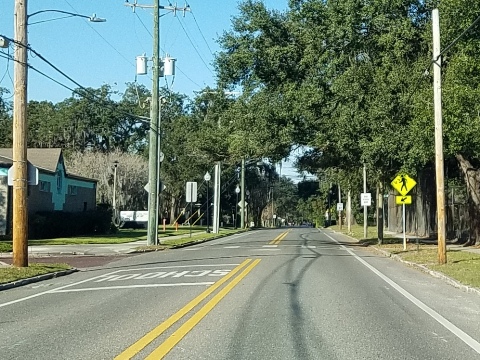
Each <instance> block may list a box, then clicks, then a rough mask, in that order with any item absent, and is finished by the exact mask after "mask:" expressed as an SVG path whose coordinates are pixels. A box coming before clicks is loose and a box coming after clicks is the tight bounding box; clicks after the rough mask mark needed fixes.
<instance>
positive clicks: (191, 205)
mask: <svg viewBox="0 0 480 360" xmlns="http://www.w3.org/2000/svg"><path fill="white" fill-rule="evenodd" d="M192 215H193V183H191V184H190V216H192ZM189 223H190V237H192V219H190V221H189Z"/></svg>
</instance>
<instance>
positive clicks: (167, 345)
mask: <svg viewBox="0 0 480 360" xmlns="http://www.w3.org/2000/svg"><path fill="white" fill-rule="evenodd" d="M259 262H260V259H256V260H254V261H253V262H252V259H246V260H245V261H244V262H242V263H241V264H240V265H238V266H237V267H236V268H234V269H233V270H232V271H230V272H229V273H228V274H227V275H225V276H224V277H223V278H221V279H220V280H218V281H217V282H216V283H215V284H213V285H212V286H210V287H209V288H208V289H207V290H205V291H204V292H203V293H201V294H200V295H198V296H197V297H196V298H195V299H193V300H192V301H190V302H189V303H188V304H187V305H185V306H184V307H183V308H181V309H180V310H179V311H177V312H176V313H175V314H173V315H172V316H170V317H169V318H168V319H167V320H165V321H164V322H163V323H161V324H160V325H159V326H157V327H156V328H155V329H153V330H151V331H150V332H148V333H147V334H146V335H145V336H143V337H142V338H141V339H139V340H138V341H137V342H135V343H134V344H132V345H131V346H129V347H128V348H127V349H125V350H124V351H123V352H122V353H121V354H119V355H118V356H117V357H115V360H125V359H131V358H133V357H134V356H135V355H137V354H138V353H139V352H140V351H142V350H143V349H144V348H145V347H147V346H148V344H150V343H151V342H152V341H154V340H155V339H156V338H158V337H159V336H160V335H161V334H162V333H164V332H165V331H166V330H168V329H169V328H170V327H171V326H172V325H173V324H175V323H176V322H177V321H178V320H180V319H181V318H182V317H184V316H185V315H186V314H188V313H189V312H190V311H191V310H192V309H193V308H195V307H196V306H197V305H198V304H200V303H201V302H202V301H203V300H205V299H206V298H207V297H208V296H209V295H211V294H212V293H213V292H214V291H215V290H217V289H218V288H219V287H221V286H222V285H223V284H224V283H226V282H227V281H228V280H230V279H231V278H233V277H234V276H235V274H237V273H238V272H239V271H240V270H242V269H244V268H245V269H244V270H243V271H242V272H241V273H240V274H239V275H238V276H237V277H236V278H235V279H233V280H232V281H231V282H230V283H229V284H227V285H226V286H225V287H224V288H223V289H222V290H220V291H219V292H218V293H217V294H216V295H215V296H214V297H213V298H212V299H210V300H209V301H208V302H207V303H206V304H205V305H204V306H203V307H202V308H201V309H200V310H198V311H197V312H196V313H195V314H194V315H193V316H192V317H191V318H190V319H188V320H187V321H186V322H185V323H184V324H183V325H182V326H180V327H179V328H178V329H177V330H176V331H175V332H174V333H173V334H172V335H170V337H168V338H167V339H166V340H165V341H164V342H163V343H162V344H161V345H160V346H159V347H157V348H156V349H155V350H154V351H153V352H152V353H151V354H150V355H149V356H148V357H146V359H150V360H154V359H155V360H158V359H162V358H163V357H164V356H165V355H167V354H168V352H169V351H170V350H172V349H173V348H174V347H175V345H176V344H178V342H180V340H182V339H183V338H184V337H185V335H187V334H188V333H189V332H190V331H191V330H192V329H193V328H194V327H195V326H196V325H197V324H198V323H199V322H200V320H202V319H203V318H204V317H205V316H206V315H207V314H208V313H209V312H210V311H211V310H212V309H213V308H214V307H215V306H216V305H217V304H218V303H219V302H220V301H221V300H222V299H223V298H224V297H225V296H226V295H227V294H228V293H229V292H230V291H231V290H232V289H233V288H234V287H235V286H236V285H237V284H238V283H239V282H240V281H241V280H242V279H243V278H244V277H245V276H247V275H248V273H249V272H250V271H252V269H253V268H254V267H255V266H257V264H258V263H259ZM247 265H248V266H247Z"/></svg>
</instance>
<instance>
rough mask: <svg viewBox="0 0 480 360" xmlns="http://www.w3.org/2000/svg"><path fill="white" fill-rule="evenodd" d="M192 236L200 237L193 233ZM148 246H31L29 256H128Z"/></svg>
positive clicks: (4, 256)
mask: <svg viewBox="0 0 480 360" xmlns="http://www.w3.org/2000/svg"><path fill="white" fill-rule="evenodd" d="M192 235H198V233H193V234H192ZM189 236H190V234H184V235H175V236H167V237H159V240H160V241H162V240H175V239H181V238H187V237H189ZM141 246H147V240H139V241H132V242H128V243H123V244H76V245H30V246H29V247H28V255H29V256H32V257H34V256H53V255H97V256H107V255H126V254H132V253H134V252H136V251H137V248H138V247H141ZM2 257H3V258H6V257H12V253H0V258H2Z"/></svg>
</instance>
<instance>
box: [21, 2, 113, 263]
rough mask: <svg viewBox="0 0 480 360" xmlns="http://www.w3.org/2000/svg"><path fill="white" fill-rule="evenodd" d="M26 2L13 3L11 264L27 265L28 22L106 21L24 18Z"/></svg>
mask: <svg viewBox="0 0 480 360" xmlns="http://www.w3.org/2000/svg"><path fill="white" fill-rule="evenodd" d="M27 8H28V0H15V24H14V25H15V34H14V44H15V53H14V55H13V58H14V65H13V66H14V68H13V72H14V75H13V76H14V94H13V148H12V152H13V204H12V210H13V231H12V235H13V265H14V266H16V267H26V266H28V180H27V161H28V159H27V129H28V122H27V76H28V70H27V69H28V66H27V61H28V58H27V47H28V31H27V27H28V19H30V17H32V16H34V15H36V14H39V13H42V12H61V13H66V14H69V15H71V16H79V17H85V18H88V19H89V20H90V21H94V22H104V21H106V20H105V19H100V18H97V17H96V16H95V15H93V16H91V17H89V16H84V15H80V14H75V13H69V12H64V11H61V10H41V11H37V12H34V13H32V14H30V15H27Z"/></svg>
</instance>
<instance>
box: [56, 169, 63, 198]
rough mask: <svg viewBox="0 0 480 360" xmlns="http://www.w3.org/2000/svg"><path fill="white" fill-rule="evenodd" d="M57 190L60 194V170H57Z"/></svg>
mask: <svg viewBox="0 0 480 360" xmlns="http://www.w3.org/2000/svg"><path fill="white" fill-rule="evenodd" d="M57 191H58V193H59V194H60V193H61V192H62V172H61V171H60V170H59V171H57Z"/></svg>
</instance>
